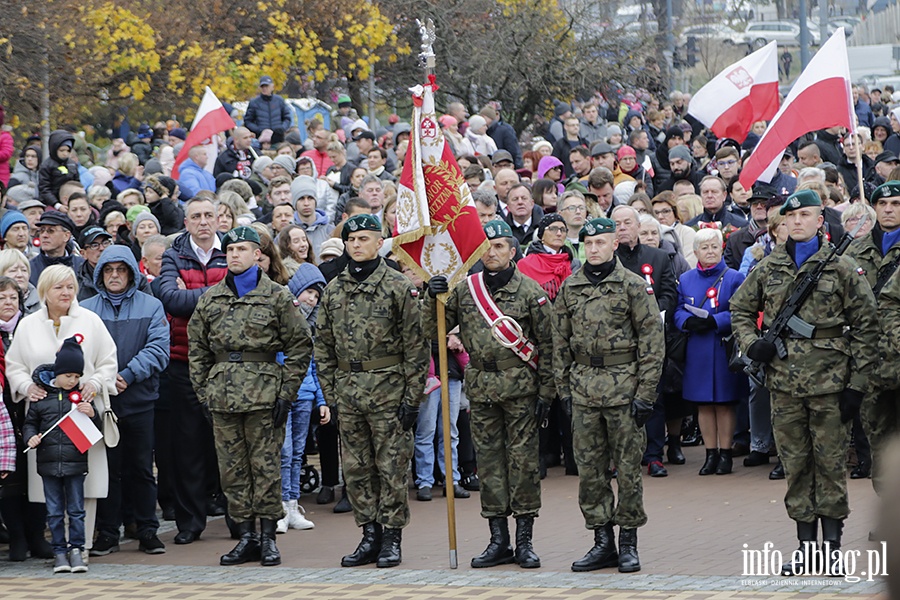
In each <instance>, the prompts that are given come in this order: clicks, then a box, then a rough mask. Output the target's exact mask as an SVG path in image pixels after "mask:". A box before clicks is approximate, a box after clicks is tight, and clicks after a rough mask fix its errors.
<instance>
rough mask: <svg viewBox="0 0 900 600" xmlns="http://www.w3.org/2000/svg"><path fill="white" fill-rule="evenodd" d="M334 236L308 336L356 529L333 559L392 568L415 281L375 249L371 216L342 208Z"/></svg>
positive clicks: (408, 453)
mask: <svg viewBox="0 0 900 600" xmlns="http://www.w3.org/2000/svg"><path fill="white" fill-rule="evenodd" d="M341 237H342V238H343V239H344V242H345V243H346V246H347V253H348V254H349V255H350V261H349V263H348V265H347V268H346V269H344V270H343V271H342V272H341V274H340V275H338V276H337V278H336V279H334V280H332V281H331V283H329V284H328V286H327V287H326V288H325V292H324V294H323V295H322V302H321V304H320V309H319V319H318V322H317V324H316V343H315V347H316V361H317V363H318V367H319V380H320V382H321V384H322V392H323V393H324V395H325V400H326V401H327V402H329V403H334V405H335V406H336V407H337V408H338V426H339V428H340V433H341V440H343V467H344V480H345V482H346V486H347V496H348V498H349V499H350V505H351V506H352V507H353V515H354V517H355V519H356V523H357V525H359V526H361V527H362V529H363V537H362V541H361V542H360V543H359V546H358V547H357V549H356V550H355V551H354V552H353V553H352V554H349V555H347V556H345V557H344V558H343V559H342V560H341V565H342V566H344V567H356V566H359V565H365V564H370V563H373V562H375V563H377V566H379V567H394V566H396V565H399V564H400V561H401V554H400V542H401V532H402V530H403V528H404V527H406V526H407V525H408V524H409V492H408V491H407V474H408V473H409V462H410V459H411V458H412V453H413V438H412V433H411V431H410V430H411V429H412V426H413V424H414V423H415V422H416V418H417V416H418V411H419V404H420V403H421V401H422V396H423V394H424V390H425V379H426V378H427V376H428V364H429V360H430V357H431V353H430V345H429V343H428V341H427V339H426V337H425V335H424V334H423V333H422V322H421V308H420V305H419V302H418V295H419V293H418V290H416V287H415V286H414V285H413V284H412V282H410V281H409V279H407V278H406V277H404V276H403V275H402V274H400V273H398V272H396V271H394V270H393V269H391V268H390V267H388V266H387V265H386V264H385V262H384V260H382V259H381V258H380V257H379V256H378V250H379V248H381V246H382V244H383V241H384V240H383V239H382V237H381V223H380V222H379V221H378V219H377V218H376V217H374V216H373V215H371V214H364V215H356V216H354V217H351V218H350V219H348V220H347V222H346V223H345V224H344V227H343V229H342V231H341ZM398 421H399V422H398ZM382 528H383V531H382Z"/></svg>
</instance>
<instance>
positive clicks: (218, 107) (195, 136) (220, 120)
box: [172, 86, 237, 179]
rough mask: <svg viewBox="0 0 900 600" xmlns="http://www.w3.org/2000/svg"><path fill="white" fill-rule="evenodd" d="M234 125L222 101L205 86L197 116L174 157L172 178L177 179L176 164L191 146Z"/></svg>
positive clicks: (184, 158)
mask: <svg viewBox="0 0 900 600" xmlns="http://www.w3.org/2000/svg"><path fill="white" fill-rule="evenodd" d="M236 126H237V124H236V123H235V122H234V119H232V118H231V115H229V114H228V111H226V110H225V107H224V106H222V103H221V102H219V99H218V98H216V95H215V94H213V91H212V90H211V89H209V86H207V87H206V92H205V93H204V94H203V100H202V101H201V102H200V108H198V109H197V116H195V117H194V122H193V124H192V125H191V131H190V133H188V135H187V139H186V140H184V145H183V146H182V147H181V152H179V153H178V157H177V158H175V166H174V167H173V168H172V179H178V165H180V164H181V163H183V162H184V161H185V160H187V157H188V152H189V151H190V149H191V148H193V147H194V146H198V145H200V144H203V143H204V142H206V140H208V139H210V138H211V137H213V136H215V135H218V134H220V133H222V132H223V131H228V130H229V129H233V128H234V127H236Z"/></svg>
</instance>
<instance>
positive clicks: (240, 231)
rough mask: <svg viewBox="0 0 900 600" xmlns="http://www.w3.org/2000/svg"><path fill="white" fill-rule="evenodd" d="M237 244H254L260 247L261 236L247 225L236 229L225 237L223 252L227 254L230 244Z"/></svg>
mask: <svg viewBox="0 0 900 600" xmlns="http://www.w3.org/2000/svg"><path fill="white" fill-rule="evenodd" d="M235 242H253V243H254V244H256V245H259V234H258V233H256V230H255V229H253V228H252V227H247V226H246V225H241V226H240V227H235V228H234V229H232V230H231V231H229V232H228V233H226V234H225V237H224V238H223V239H222V252H225V251H226V250H227V249H228V244H233V243H235Z"/></svg>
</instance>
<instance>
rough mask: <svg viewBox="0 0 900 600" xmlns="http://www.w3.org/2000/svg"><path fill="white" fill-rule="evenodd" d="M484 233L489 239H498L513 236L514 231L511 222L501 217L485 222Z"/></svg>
mask: <svg viewBox="0 0 900 600" xmlns="http://www.w3.org/2000/svg"><path fill="white" fill-rule="evenodd" d="M484 235H486V236H487V239H489V240H496V239H498V238H511V237H512V236H513V233H512V229H511V228H510V226H509V223H507V222H506V221H501V220H500V219H495V220H494V221H488V222H487V223H485V225H484Z"/></svg>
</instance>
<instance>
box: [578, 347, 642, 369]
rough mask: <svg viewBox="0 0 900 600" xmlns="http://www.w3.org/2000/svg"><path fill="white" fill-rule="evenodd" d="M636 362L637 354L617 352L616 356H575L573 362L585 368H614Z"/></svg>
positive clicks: (633, 352)
mask: <svg viewBox="0 0 900 600" xmlns="http://www.w3.org/2000/svg"><path fill="white" fill-rule="evenodd" d="M636 360H637V352H635V351H634V350H632V351H631V352H619V353H617V354H604V355H602V356H588V355H587V354H576V355H575V362H577V363H578V364H579V365H584V366H585V367H594V368H600V367H615V366H616V365H627V364H628V363H631V362H634V361H636Z"/></svg>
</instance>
